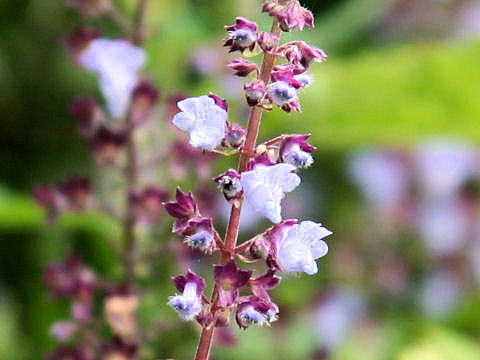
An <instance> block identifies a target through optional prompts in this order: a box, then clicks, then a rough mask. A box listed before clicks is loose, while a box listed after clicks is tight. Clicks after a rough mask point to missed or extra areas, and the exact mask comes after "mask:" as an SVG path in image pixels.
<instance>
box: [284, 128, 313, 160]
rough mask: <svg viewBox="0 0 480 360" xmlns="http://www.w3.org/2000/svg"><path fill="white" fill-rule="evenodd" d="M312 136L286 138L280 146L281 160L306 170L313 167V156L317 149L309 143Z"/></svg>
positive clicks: (290, 136)
mask: <svg viewBox="0 0 480 360" xmlns="http://www.w3.org/2000/svg"><path fill="white" fill-rule="evenodd" d="M310 136H311V134H305V135H289V136H286V137H285V138H284V140H283V141H282V144H281V146H280V151H279V160H280V162H284V163H287V164H291V165H293V166H295V167H297V168H306V167H309V166H311V165H312V163H313V157H312V155H311V153H312V152H314V151H315V150H316V149H317V148H316V147H315V146H313V145H311V144H310V143H309V142H308V139H309V138H310Z"/></svg>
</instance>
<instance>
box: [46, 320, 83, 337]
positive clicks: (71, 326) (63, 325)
mask: <svg viewBox="0 0 480 360" xmlns="http://www.w3.org/2000/svg"><path fill="white" fill-rule="evenodd" d="M76 331H77V324H75V322H73V321H57V322H55V323H54V324H53V325H52V327H51V328H50V333H51V334H52V336H53V337H54V338H55V339H57V340H60V341H68V340H70V339H71V338H72V336H73V335H74V334H75V332H76Z"/></svg>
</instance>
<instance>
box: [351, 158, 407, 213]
mask: <svg viewBox="0 0 480 360" xmlns="http://www.w3.org/2000/svg"><path fill="white" fill-rule="evenodd" d="M401 160H402V159H401V158H400V157H399V156H397V155H396V154H394V153H389V152H387V151H384V150H381V149H371V150H362V151H358V152H356V153H355V154H354V155H353V156H352V158H351V159H350V164H349V168H350V169H349V171H350V174H351V176H352V178H353V181H354V182H355V184H356V185H357V186H358V187H359V188H360V190H361V191H362V192H363V195H364V196H365V198H366V200H367V201H368V203H369V205H370V206H372V207H373V208H374V209H375V210H376V212H377V213H380V214H384V213H391V212H392V211H393V210H394V209H396V208H397V207H398V206H399V204H400V203H401V202H402V201H403V199H405V198H406V197H407V195H408V180H409V174H408V171H407V168H406V164H405V163H403V162H402V161H401Z"/></svg>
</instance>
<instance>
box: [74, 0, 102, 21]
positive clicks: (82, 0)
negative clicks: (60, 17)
mask: <svg viewBox="0 0 480 360" xmlns="http://www.w3.org/2000/svg"><path fill="white" fill-rule="evenodd" d="M67 3H68V4H69V5H70V6H71V7H72V8H74V9H77V10H79V11H81V12H82V13H83V14H84V15H85V16H86V17H90V18H96V17H99V16H102V15H104V14H106V13H108V12H109V11H110V9H111V4H110V1H109V0H68V1H67Z"/></svg>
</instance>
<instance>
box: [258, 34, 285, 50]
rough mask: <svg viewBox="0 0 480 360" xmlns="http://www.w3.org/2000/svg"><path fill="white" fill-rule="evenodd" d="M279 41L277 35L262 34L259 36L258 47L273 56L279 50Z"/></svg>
mask: <svg viewBox="0 0 480 360" xmlns="http://www.w3.org/2000/svg"><path fill="white" fill-rule="evenodd" d="M279 40H280V39H279V38H278V36H277V35H275V34H272V33H269V32H262V33H260V35H259V36H258V45H260V47H261V48H262V50H263V51H265V52H266V53H270V54H272V53H274V52H275V51H276V50H277V46H278V42H279Z"/></svg>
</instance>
